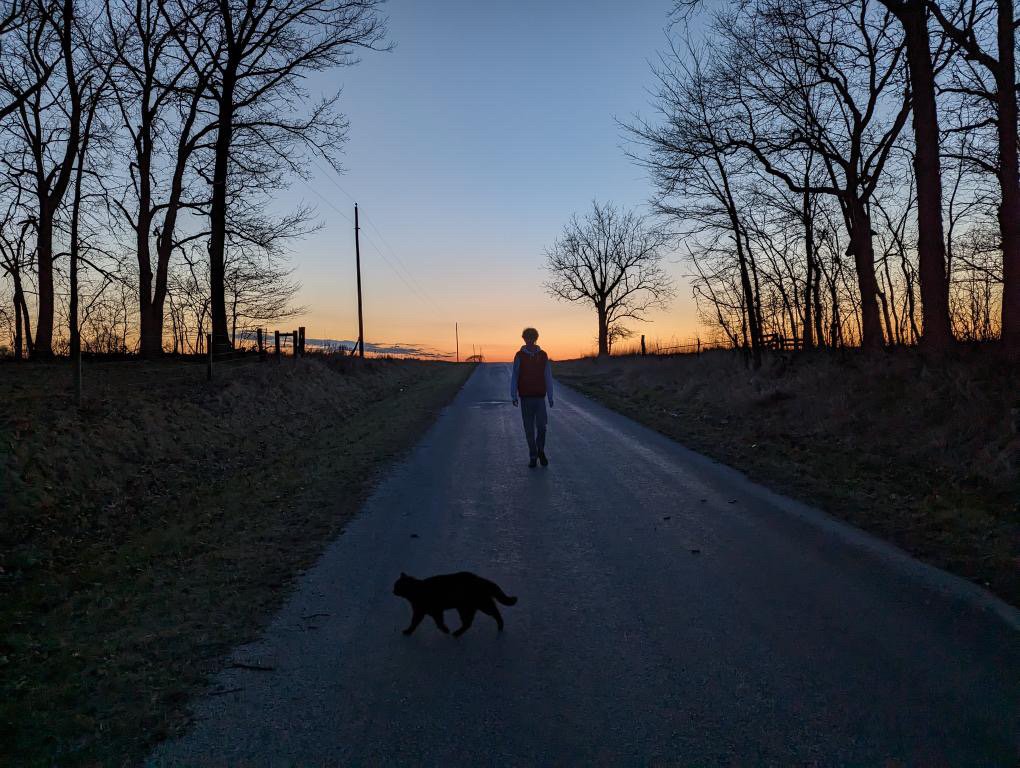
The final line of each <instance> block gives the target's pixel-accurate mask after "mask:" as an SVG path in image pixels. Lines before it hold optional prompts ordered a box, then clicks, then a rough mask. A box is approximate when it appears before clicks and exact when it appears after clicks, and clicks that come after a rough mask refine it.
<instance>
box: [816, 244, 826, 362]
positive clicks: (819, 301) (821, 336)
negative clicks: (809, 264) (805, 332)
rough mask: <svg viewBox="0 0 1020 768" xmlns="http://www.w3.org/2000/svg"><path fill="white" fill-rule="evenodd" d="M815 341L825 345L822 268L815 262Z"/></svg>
mask: <svg viewBox="0 0 1020 768" xmlns="http://www.w3.org/2000/svg"><path fill="white" fill-rule="evenodd" d="M815 343H816V344H817V345H818V346H819V347H824V346H825V333H824V332H823V329H822V268H821V265H820V264H818V263H817V261H816V262H815Z"/></svg>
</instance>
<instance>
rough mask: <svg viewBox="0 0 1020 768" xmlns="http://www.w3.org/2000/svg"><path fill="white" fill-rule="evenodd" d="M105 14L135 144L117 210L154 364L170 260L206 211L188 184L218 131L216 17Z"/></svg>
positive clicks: (160, 11) (120, 101) (156, 10)
mask: <svg viewBox="0 0 1020 768" xmlns="http://www.w3.org/2000/svg"><path fill="white" fill-rule="evenodd" d="M105 11H106V17H107V23H108V26H109V29H110V31H111V35H110V37H111V42H112V48H113V49H114V51H115V56H116V58H115V69H114V75H115V77H114V79H113V83H114V86H115V93H116V101H117V108H118V112H119V113H120V118H121V124H122V130H123V131H124V133H125V134H126V135H127V137H128V138H129V140H130V157H131V162H130V163H129V166H128V175H129V182H130V183H129V185H128V189H127V194H126V199H125V200H124V201H119V200H118V201H117V206H118V208H119V210H120V212H121V215H122V216H123V218H124V220H125V221H126V222H127V224H128V226H129V227H130V229H131V232H132V234H133V240H134V250H135V256H136V258H137V261H138V321H139V322H138V325H139V349H140V352H141V353H142V354H143V355H146V356H152V355H158V354H160V353H161V352H162V351H163V326H164V308H165V304H166V297H167V290H168V270H169V266H170V257H171V254H172V253H173V251H174V249H175V248H178V247H181V246H183V245H184V244H186V242H187V241H188V240H189V239H191V238H195V237H197V236H199V235H198V233H196V232H195V231H189V232H183V233H182V232H180V231H179V230H180V220H181V218H182V216H185V215H186V214H187V213H188V212H200V211H202V210H203V207H204V206H203V204H204V202H205V201H204V200H202V199H195V198H194V197H193V196H191V195H189V194H188V187H189V185H188V184H187V183H186V182H187V179H188V172H189V170H190V168H191V163H192V160H193V158H194V156H195V154H196V153H197V152H198V151H199V150H200V149H201V148H202V146H203V142H204V141H207V140H208V138H209V136H210V135H212V134H213V133H214V131H215V121H214V120H213V119H212V118H211V117H203V115H202V111H201V105H202V101H203V99H205V98H207V97H208V95H209V93H208V87H209V82H210V79H211V77H212V73H213V64H214V62H215V60H216V58H217V56H218V55H219V54H220V52H219V50H217V49H214V50H212V51H206V50H204V49H203V44H204V40H203V34H204V33H206V32H207V27H208V26H209V25H210V24H211V23H212V18H211V17H210V15H209V14H208V13H203V8H202V6H201V5H200V4H194V3H186V2H180V3H174V2H171V1H170V0H141V1H140V2H134V1H133V0H106V4H105ZM192 186H193V185H192ZM153 256H155V258H153Z"/></svg>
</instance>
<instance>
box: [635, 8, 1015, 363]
mask: <svg viewBox="0 0 1020 768" xmlns="http://www.w3.org/2000/svg"><path fill="white" fill-rule="evenodd" d="M694 11H695V4H688V3H686V2H681V3H678V4H677V5H676V8H675V10H674V18H673V20H672V21H673V23H672V25H671V27H670V30H671V32H672V34H671V40H672V43H671V45H670V47H669V48H668V49H667V50H666V51H665V52H664V53H662V54H661V55H660V57H659V59H658V63H657V64H656V66H655V68H654V70H655V75H656V87H655V92H654V106H655V114H654V116H652V117H650V118H645V119H638V120H635V121H633V122H632V123H630V124H628V125H626V126H625V127H626V130H627V131H628V132H629V134H630V136H631V137H632V138H634V139H635V140H636V142H637V149H636V150H634V151H633V155H634V157H635V158H636V159H637V160H638V162H640V163H642V164H643V165H644V166H645V167H646V168H647V169H648V170H649V171H650V173H651V176H652V178H653V180H654V183H655V190H656V194H655V197H654V203H653V204H654V207H655V209H656V211H657V212H658V213H659V214H662V215H663V216H664V217H666V218H667V219H669V220H670V221H672V222H674V223H675V224H676V228H677V229H678V230H679V234H680V235H681V243H682V248H683V251H684V255H685V257H686V258H687V261H688V263H689V264H690V265H691V266H692V267H693V274H692V280H693V287H694V294H695V297H696V299H697V302H698V307H699V311H700V312H701V314H702V317H703V318H704V319H705V320H706V321H708V322H709V323H711V324H713V325H714V326H716V327H717V328H718V329H719V330H720V332H721V334H722V335H724V336H725V337H726V338H727V339H728V340H729V341H730V342H731V343H733V344H734V345H739V346H746V347H749V348H751V349H752V350H754V351H755V352H756V353H760V349H761V348H762V346H763V340H764V339H765V338H766V336H768V335H770V334H774V333H778V334H782V335H784V336H786V337H787V338H791V339H795V340H798V342H799V343H801V344H803V346H805V347H812V346H816V345H828V346H843V345H858V344H859V345H861V346H863V347H865V348H869V349H875V348H879V347H882V346H885V345H893V344H914V343H920V344H921V345H923V346H925V347H927V348H929V349H932V350H944V349H946V348H947V347H949V346H950V345H951V344H952V343H953V342H954V340H988V339H996V338H1001V340H1002V342H1003V345H1004V346H1005V347H1007V348H1008V349H1009V350H1011V351H1012V352H1014V353H1015V352H1017V351H1020V175H1018V162H1017V132H1018V122H1017V100H1018V96H1020V92H1018V89H1017V70H1016V67H1017V64H1016V46H1017V39H1016V29H1017V26H1018V24H1020V19H1018V17H1017V15H1016V10H1015V8H1014V6H1013V3H1012V1H1011V0H949V1H948V2H947V1H946V0H852V1H840V0H742V1H741V2H735V3H728V4H725V5H723V6H722V7H720V8H716V9H714V10H713V11H711V13H710V14H708V19H707V21H706V22H705V24H706V28H707V30H708V31H707V33H705V34H704V35H703V36H701V37H700V39H699V40H698V41H697V42H695V41H694V40H693V39H692V38H693V36H692V35H691V34H689V33H688V32H687V24H688V22H689V21H690V20H691V19H692V18H693V15H692V14H693V13H694ZM701 18H702V19H704V17H701Z"/></svg>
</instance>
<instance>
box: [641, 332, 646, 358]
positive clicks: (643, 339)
mask: <svg viewBox="0 0 1020 768" xmlns="http://www.w3.org/2000/svg"><path fill="white" fill-rule="evenodd" d="M645 354H646V353H645V335H644V334H643V333H642V334H641V356H642V357H643V356H644V355H645Z"/></svg>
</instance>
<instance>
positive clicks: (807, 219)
mask: <svg viewBox="0 0 1020 768" xmlns="http://www.w3.org/2000/svg"><path fill="white" fill-rule="evenodd" d="M804 186H805V188H806V187H807V183H805V184H804ZM801 221H802V222H803V224H804V258H805V260H806V261H807V277H806V279H805V280H804V331H803V337H804V349H810V348H811V347H813V346H814V335H813V333H812V328H811V294H812V292H813V287H814V286H813V282H814V280H815V276H814V272H815V237H814V222H813V221H812V217H811V197H810V193H808V192H807V191H806V190H805V192H804V194H803V197H802V199H801Z"/></svg>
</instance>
